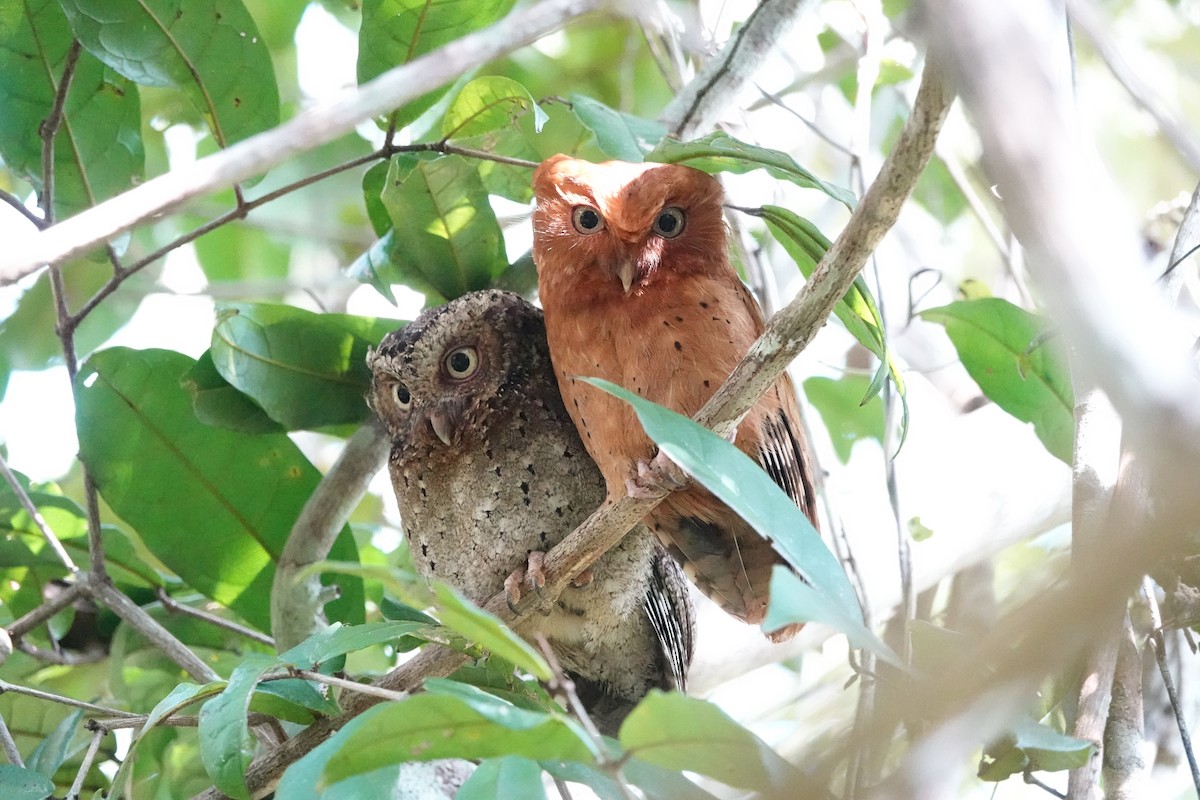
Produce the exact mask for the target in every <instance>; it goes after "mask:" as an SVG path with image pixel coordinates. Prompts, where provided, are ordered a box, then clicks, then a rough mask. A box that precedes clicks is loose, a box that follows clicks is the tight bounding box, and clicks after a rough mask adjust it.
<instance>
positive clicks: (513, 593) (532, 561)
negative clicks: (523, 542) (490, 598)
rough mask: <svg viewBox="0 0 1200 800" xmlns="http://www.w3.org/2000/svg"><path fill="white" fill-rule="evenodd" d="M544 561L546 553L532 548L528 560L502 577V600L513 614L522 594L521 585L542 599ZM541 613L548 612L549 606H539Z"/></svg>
mask: <svg viewBox="0 0 1200 800" xmlns="http://www.w3.org/2000/svg"><path fill="white" fill-rule="evenodd" d="M545 561H546V554H545V553H543V552H542V551H540V550H533V551H531V552H530V553H529V560H528V562H527V563H526V565H525V566H524V567H518V568H517V569H514V570H513V571H512V574H510V575H509V576H508V577H507V578H505V579H504V600H505V602H506V603H507V604H508V608H509V610H510V611H512V612H513V613H514V614H516V613H517V604H518V603H520V602H521V597H522V596H523V595H524V592H523V591H522V587H523V586H527V587H528V588H530V589H532V590H533V593H534V594H535V595H537V597H538V600H541V599H542V589H543V588H544V587H545V585H546V573H545V572H544V571H543V568H542V565H543V564H544V563H545ZM543 605H544V604H543ZM539 611H541V613H542V614H543V615H545V614H549V613H550V609H549V608H539Z"/></svg>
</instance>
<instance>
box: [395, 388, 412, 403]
mask: <svg viewBox="0 0 1200 800" xmlns="http://www.w3.org/2000/svg"><path fill="white" fill-rule="evenodd" d="M392 399H393V400H395V401H396V405H398V406H400V407H401V408H408V407H409V406H411V405H412V395H411V394H410V393H409V391H408V387H407V386H405V385H404V384H403V383H393V384H392Z"/></svg>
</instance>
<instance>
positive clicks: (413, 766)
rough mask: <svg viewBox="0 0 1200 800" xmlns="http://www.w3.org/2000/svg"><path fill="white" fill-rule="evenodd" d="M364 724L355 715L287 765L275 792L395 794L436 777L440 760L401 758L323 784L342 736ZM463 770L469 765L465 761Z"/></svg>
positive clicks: (311, 796)
mask: <svg viewBox="0 0 1200 800" xmlns="http://www.w3.org/2000/svg"><path fill="white" fill-rule="evenodd" d="M362 727H363V723H362V721H361V718H359V717H356V718H355V719H352V720H351V721H350V722H349V723H347V724H346V726H345V727H343V728H342V729H341V730H340V731H338V732H337V733H335V734H334V735H333V737H332V738H330V740H329V741H327V742H324V743H323V744H321V745H320V746H318V747H316V748H315V749H313V750H312V751H311V752H310V753H308V754H307V755H305V756H304V757H303V758H301V759H300V760H299V761H297V762H296V763H295V764H292V766H290V767H288V769H287V771H286V772H284V773H283V777H282V778H281V779H280V781H279V787H278V789H277V790H276V792H275V796H276V797H278V798H280V800H345V798H358V797H361V798H375V797H380V798H384V797H388V798H390V797H393V796H395V792H396V789H397V787H399V786H401V785H404V786H413V787H424V786H428V785H429V784H430V783H432V782H434V781H435V780H436V775H435V774H434V773H433V772H432V771H431V770H432V769H434V768H435V767H440V766H441V764H437V765H435V764H432V763H413V762H400V763H393V764H389V765H388V766H385V767H381V768H379V769H375V770H371V771H369V772H363V773H360V774H358V775H355V776H353V777H351V778H347V779H346V780H344V781H338V782H337V783H333V784H328V785H326V784H323V782H322V780H321V775H322V773H323V772H324V771H325V764H326V763H327V762H328V761H329V758H330V756H332V755H333V754H334V753H336V752H337V751H338V750H339V749H340V748H341V746H342V743H343V738H344V737H347V736H351V735H354V734H355V732H356V731H358V730H360V729H361V728H362ZM463 766H464V771H465V770H466V769H469V768H470V765H469V764H464V765H463Z"/></svg>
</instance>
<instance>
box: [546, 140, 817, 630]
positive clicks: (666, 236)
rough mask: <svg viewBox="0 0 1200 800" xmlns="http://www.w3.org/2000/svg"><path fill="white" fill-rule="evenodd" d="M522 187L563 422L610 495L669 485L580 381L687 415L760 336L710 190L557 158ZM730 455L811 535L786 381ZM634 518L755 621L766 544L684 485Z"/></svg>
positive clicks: (794, 407) (619, 415)
mask: <svg viewBox="0 0 1200 800" xmlns="http://www.w3.org/2000/svg"><path fill="white" fill-rule="evenodd" d="M533 188H534V194H535V199H536V205H535V208H534V212H533V257H534V261H535V263H536V265H537V271H538V288H539V294H540V298H541V303H542V307H543V310H544V311H545V318H546V333H547V338H548V340H549V344H550V354H551V357H552V358H553V361H554V369H555V374H556V377H557V378H558V383H559V388H560V389H561V390H562V396H563V400H564V401H565V403H566V406H567V411H568V412H569V413H570V415H571V418H572V419H573V420H574V421H575V424H576V426H577V428H578V430H579V433H580V435H581V437H582V439H583V443H584V445H585V446H586V447H587V450H588V452H589V453H591V455H592V458H594V459H595V460H596V463H597V464H598V465H599V466H600V471H601V472H602V473H603V474H604V477H605V480H606V482H607V487H608V492H609V494H610V495H611V496H613V497H619V496H622V495H624V494H633V495H635V496H637V495H642V494H645V495H654V494H661V492H662V490H663V488H664V486H667V487H669V488H676V487H674V486H671V485H670V484H671V483H672V482H673V481H674V482H679V481H678V479H677V478H675V477H674V476H673V475H672V473H671V471H670V469H669V467H670V466H671V465H670V464H669V463H664V461H663V459H662V458H655V453H656V448H655V446H654V444H653V442H651V440H650V439H649V438H648V437H647V436H646V434H645V433H644V432H643V430H642V427H641V425H640V424H639V423H638V420H637V417H636V416H635V414H634V412H633V409H632V408H631V407H630V406H629V405H628V404H627V403H625V402H623V401H621V400H618V399H617V398H615V397H613V396H611V395H609V394H607V393H605V392H603V391H601V390H600V389H598V388H596V387H594V386H591V385H590V384H587V383H584V382H583V381H580V380H578V378H579V377H581V376H586V377H598V378H604V379H606V380H609V381H611V382H613V383H616V384H618V385H620V386H623V387H624V388H626V389H628V390H629V391H631V392H635V393H637V394H639V395H641V396H642V397H645V398H646V399H648V400H652V401H654V402H656V403H659V404H660V405H663V406H666V407H667V408H670V409H672V410H674V411H678V412H679V413H681V414H684V415H687V416H689V417H690V416H693V415H694V414H695V413H696V412H697V411H698V410H699V409H700V408H701V406H703V405H704V403H705V402H706V401H707V400H708V399H709V398H710V397H711V396H712V395H713V393H714V392H715V391H716V390H717V388H718V387H719V386H720V385H721V384H722V383H723V382H724V381H725V379H726V378H728V377H729V374H730V373H731V372H732V370H733V367H734V365H736V364H737V362H738V361H739V360H740V359H741V358H742V356H744V355H745V354H746V352H747V350H748V349H749V348H750V345H751V344H752V343H753V342H754V341H755V339H757V338H758V336H759V335H760V334H761V333H762V331H763V315H762V311H761V310H760V308H759V306H758V304H757V303H756V302H755V300H754V298H753V297H752V296H751V295H750V293H749V291H748V290H747V289H746V287H745V286H744V285H743V284H742V282H741V280H740V279H739V278H738V275H737V272H736V271H735V270H734V268H733V266H732V265H731V264H730V261H729V256H728V250H727V245H726V233H725V222H724V219H723V217H722V204H723V203H724V192H723V190H722V188H721V184H720V183H719V182H718V181H717V180H716V179H715V178H713V177H712V176H711V175H708V174H706V173H704V172H701V171H699V170H696V169H693V168H691V167H687V166H682V165H678V164H655V163H644V164H631V163H624V162H617V161H610V162H607V163H602V164H595V163H591V162H587V161H581V160H578V159H574V158H570V157H568V156H565V155H557V156H554V157H552V158H550V159H547V160H546V161H544V162H543V163H542V164H541V165H540V166H539V167H538V168H537V170H536V171H535V173H534V176H533ZM734 442H735V444H736V445H737V446H738V447H739V448H741V450H742V451H743V452H745V453H746V454H747V455H748V456H750V458H752V459H753V460H754V461H755V462H756V463H758V464H759V465H761V466H762V468H763V469H764V470H766V472H767V474H769V475H770V476H771V478H772V479H773V480H774V481H775V483H777V484H778V485H779V486H780V487H781V488H782V489H783V490H784V491H785V492H787V494H788V495H789V496H790V497H791V498H792V500H793V501H794V502H795V503H796V504H797V505H798V506H799V507H800V508H801V509H802V510H803V511H804V513H805V514H806V515H807V516H808V518H809V519H810V520H812V522H813V524H814V525H816V524H817V514H816V507H815V496H814V488H813V466H812V461H811V457H810V455H809V450H808V445H807V442H806V437H805V434H804V428H803V425H802V421H801V418H800V412H799V407H798V404H797V401H796V395H795V390H794V389H793V387H792V382H791V380H790V379H789V378H788V377H787V376H786V375H784V376H783V377H781V378H780V379H779V380H777V381H776V382H775V384H774V385H772V386H771V388H770V389H769V390H768V391H767V393H766V395H765V396H764V397H763V398H762V399H761V400H760V401H759V402H758V404H757V405H755V406H754V408H753V409H751V411H750V412H749V414H748V415H747V416H746V418H745V419H744V420H743V421H742V422H741V424H740V425H739V426H738V428H737V432H736V435H735V439H734ZM676 472H678V468H676ZM647 521H648V522H649V524H650V526H651V528H653V530H654V531H655V533H656V534H657V535H658V536H659V538H660V540H661V541H662V543H663V544H664V545H666V546H667V547H668V549H669V550H670V551H671V553H672V554H673V555H674V556H675V557H676V558H677V559H679V560H680V562H681V563H682V564H683V565H684V568H685V571H686V572H687V574H688V577H690V578H692V579H693V580H694V581H695V583H696V585H697V586H698V587H699V588H700V589H701V590H702V591H704V592H705V593H706V594H707V595H709V596H710V597H711V598H713V599H714V600H715V601H717V603H718V604H720V605H721V606H722V607H723V608H724V609H725V610H726V611H727V612H729V613H730V614H732V615H734V616H735V617H738V618H740V619H742V620H744V621H746V622H750V623H758V622H761V621H762V619H763V616H764V614H765V613H766V607H767V601H768V595H769V580H770V575H771V569H772V567H773V566H774V565H775V564H780V563H784V561H783V559H782V557H781V556H779V554H777V553H776V552H775V550H774V548H773V547H772V546H771V544H770V542H768V541H767V540H766V539H764V538H762V537H761V536H759V535H758V533H756V532H755V531H754V530H753V528H751V527H750V526H749V525H748V524H747V523H746V522H745V521H743V520H742V519H741V517H739V516H738V515H737V514H736V513H734V512H733V511H732V510H731V509H730V508H729V507H727V506H726V505H724V504H723V503H721V502H720V501H719V500H717V499H716V498H715V497H713V495H711V494H710V493H709V492H707V491H705V490H704V489H703V488H702V487H699V486H696V485H689V486H686V487H685V488H683V489H682V490H680V491H674V492H671V493H670V494H668V495H667V497H666V499H665V500H664V501H663V502H662V503H661V504H660V505H659V506H658V507H657V508H656V509H655V510H654V511H653V512H652V513H651V514H650V515H649V517H648V518H647ZM798 628H799V626H791V627H789V628H785V629H783V630H781V631H778V632H776V633H775V634H773V635H772V638H773V639H777V640H781V639H787V638H790V637H791V636H792V635H793V634H794V633H795V631H796V630H797V629H798Z"/></svg>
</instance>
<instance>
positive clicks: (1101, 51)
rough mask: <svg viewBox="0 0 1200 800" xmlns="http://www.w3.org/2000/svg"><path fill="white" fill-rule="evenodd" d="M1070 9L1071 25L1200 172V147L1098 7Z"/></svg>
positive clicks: (1084, 3) (1078, 1) (1083, 0)
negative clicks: (1139, 70) (1133, 65)
mask: <svg viewBox="0 0 1200 800" xmlns="http://www.w3.org/2000/svg"><path fill="white" fill-rule="evenodd" d="M1067 7H1068V9H1069V10H1070V14H1071V22H1072V23H1074V24H1075V26H1076V27H1078V28H1079V29H1080V30H1081V31H1083V33H1084V34H1085V35H1086V36H1087V38H1088V39H1089V40H1090V41H1091V43H1092V47H1094V48H1096V53H1097V55H1099V56H1100V58H1101V60H1103V61H1104V63H1105V65H1106V66H1107V67H1108V69H1109V71H1110V72H1112V74H1113V77H1114V78H1116V79H1117V82H1118V83H1119V84H1121V86H1122V87H1123V88H1124V89H1125V91H1127V92H1128V93H1129V96H1130V98H1132V99H1133V102H1134V103H1136V104H1137V105H1138V107H1139V108H1141V109H1142V110H1143V111H1145V112H1146V113H1147V114H1149V115H1150V116H1151V117H1152V118H1153V119H1154V122H1155V124H1157V125H1158V129H1159V130H1160V131H1162V132H1163V136H1165V137H1166V138H1167V141H1169V142H1170V143H1171V146H1172V147H1174V148H1175V152H1177V153H1178V154H1179V156H1180V158H1182V159H1183V160H1184V162H1186V163H1187V165H1188V166H1189V167H1190V168H1191V170H1192V171H1193V172H1200V144H1198V143H1197V141H1196V139H1195V138H1194V137H1193V136H1192V133H1191V131H1190V130H1189V128H1188V127H1187V126H1186V125H1184V124H1183V123H1182V122H1180V120H1179V118H1178V117H1177V116H1176V115H1175V113H1174V112H1173V111H1172V110H1171V109H1170V108H1169V107H1168V106H1167V104H1166V103H1165V102H1164V101H1163V99H1162V97H1161V96H1159V94H1158V92H1156V91H1155V90H1154V87H1152V86H1151V85H1150V84H1148V83H1147V82H1146V81H1144V80H1142V78H1141V77H1140V76H1139V75H1138V74H1137V72H1136V71H1134V70H1133V68H1131V67H1130V66H1129V63H1128V62H1127V61H1126V60H1125V57H1124V56H1123V55H1122V54H1121V50H1120V48H1119V47H1118V46H1117V43H1116V42H1115V41H1114V40H1113V37H1112V32H1111V30H1110V28H1109V26H1108V25H1106V24H1105V23H1104V21H1102V20H1101V18H1100V13H1099V11H1098V10H1097V8H1096V6H1095V4H1094V3H1091V2H1089V0H1067Z"/></svg>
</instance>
